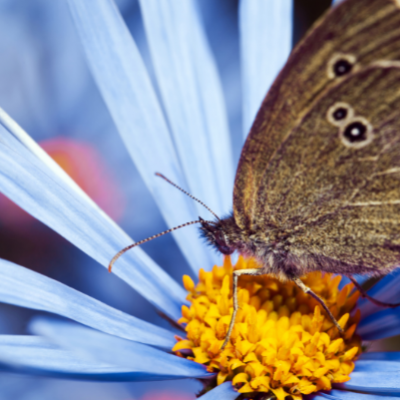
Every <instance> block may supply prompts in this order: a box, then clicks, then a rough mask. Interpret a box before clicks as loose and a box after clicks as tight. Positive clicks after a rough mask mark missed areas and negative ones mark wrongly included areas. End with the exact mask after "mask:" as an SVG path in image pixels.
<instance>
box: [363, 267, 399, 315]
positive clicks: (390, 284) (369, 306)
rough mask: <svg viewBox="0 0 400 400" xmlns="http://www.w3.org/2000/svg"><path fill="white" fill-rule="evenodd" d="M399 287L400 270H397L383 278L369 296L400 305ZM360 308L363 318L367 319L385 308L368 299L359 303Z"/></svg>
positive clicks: (369, 292)
mask: <svg viewBox="0 0 400 400" xmlns="http://www.w3.org/2000/svg"><path fill="white" fill-rule="evenodd" d="M399 285H400V269H398V270H395V271H394V272H392V273H390V274H389V275H387V276H385V277H384V278H382V279H381V280H380V281H379V282H378V283H377V284H375V285H374V286H373V287H372V289H370V290H369V291H368V295H370V296H371V297H374V298H376V299H377V300H380V301H383V302H385V303H399V302H400V291H399ZM358 308H359V309H360V311H361V316H362V318H365V317H367V316H369V315H371V314H373V313H375V312H377V311H381V310H384V308H382V307H378V306H376V305H375V304H373V303H371V302H370V301H369V300H368V299H361V300H360V301H359V302H358Z"/></svg>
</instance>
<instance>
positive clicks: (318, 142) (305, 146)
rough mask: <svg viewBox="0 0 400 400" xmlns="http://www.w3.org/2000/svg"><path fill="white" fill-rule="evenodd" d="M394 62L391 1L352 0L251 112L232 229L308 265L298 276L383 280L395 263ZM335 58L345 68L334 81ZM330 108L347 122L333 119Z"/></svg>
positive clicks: (398, 15) (399, 24)
mask: <svg viewBox="0 0 400 400" xmlns="http://www.w3.org/2000/svg"><path fill="white" fill-rule="evenodd" d="M361 3H362V5H361ZM338 49H339V50H340V51H339V52H338V51H337V50H338ZM398 59H400V8H399V4H398V2H395V1H394V0H393V1H392V0H367V1H365V0H363V1H362V2H360V1H357V0H347V1H345V2H343V3H342V4H341V5H339V6H338V7H337V8H335V9H333V10H331V11H330V13H329V14H328V15H327V16H326V17H325V19H323V21H322V23H319V24H318V25H317V26H316V27H315V28H314V30H313V31H312V32H311V34H309V35H308V37H307V38H306V39H305V40H304V41H303V42H302V43H301V44H300V45H299V46H298V47H297V49H296V50H295V51H294V53H293V54H292V55H291V57H290V59H289V61H288V63H287V65H286V66H285V68H284V69H283V70H282V72H281V74H280V75H279V77H278V78H277V80H276V82H275V83H274V85H273V87H272V88H271V90H270V92H269V93H268V95H267V97H266V99H265V100H264V102H263V105H262V107H261V109H260V111H259V113H258V115H257V118H256V121H255V123H254V126H253V128H252V130H251V132H250V135H249V137H248V139H247V141H246V144H245V146H244V148H243V151H242V156H241V160H240V163H239V168H238V171H237V175H236V182H235V191H234V217H235V221H236V222H237V224H238V225H239V226H240V227H241V228H244V229H247V230H249V231H253V232H260V233H262V234H263V235H264V238H263V240H266V241H269V242H271V241H273V242H274V243H277V244H278V245H279V246H280V248H281V250H283V251H285V252H288V253H290V254H291V255H292V256H293V257H294V259H297V260H300V261H301V262H302V261H305V260H306V261H305V262H304V263H303V264H304V268H303V270H304V272H306V270H313V269H322V270H326V271H333V272H340V271H341V268H342V272H350V271H352V272H365V271H377V270H380V271H381V272H384V271H388V270H390V269H391V268H393V267H394V265H395V264H396V263H397V264H398V262H399V261H400V256H399V254H400V226H399V222H400V112H399V110H400V62H397V61H393V60H398ZM337 60H348V61H349V63H350V66H351V70H350V71H348V73H345V74H343V75H340V76H337V75H335V71H334V69H333V68H334V67H335V62H336V61H337ZM344 65H345V66H346V63H345V64H344ZM335 107H336V109H338V108H344V109H345V110H346V113H347V116H346V118H344V119H343V120H337V121H336V120H334V119H333V117H332V112H334V111H335ZM339 117H340V115H339ZM363 127H364V128H365V131H364V132H361V134H362V135H361V136H363V138H361V139H362V140H361V141H358V139H357V138H355V139H354V137H352V134H353V133H355V134H356V135H357V129H364V128H363ZM346 129H347V130H346ZM352 129H353V130H354V129H355V131H354V132H353V130H352ZM352 132H353V133H352ZM358 134H360V132H359V131H358ZM353 139H354V141H353Z"/></svg>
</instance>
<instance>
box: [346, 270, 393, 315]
mask: <svg viewBox="0 0 400 400" xmlns="http://www.w3.org/2000/svg"><path fill="white" fill-rule="evenodd" d="M347 277H348V278H349V279H350V280H351V281H352V282H353V284H354V286H355V287H356V288H357V290H358V291H359V292H360V294H361V297H364V298H365V299H368V300H369V301H370V302H371V303H374V304H376V305H377V306H379V307H391V308H395V307H399V306H400V303H394V304H392V303H384V302H382V301H379V300H376V299H374V298H373V297H371V296H368V295H367V293H365V291H364V289H363V288H362V287H361V285H360V284H359V283H358V282H357V281H356V280H355V279H354V278H353V277H352V276H348V275H347Z"/></svg>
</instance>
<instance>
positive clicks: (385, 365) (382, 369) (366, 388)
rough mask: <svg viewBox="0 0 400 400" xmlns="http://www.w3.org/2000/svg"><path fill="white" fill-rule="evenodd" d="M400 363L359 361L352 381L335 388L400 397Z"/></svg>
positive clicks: (336, 385)
mask: <svg viewBox="0 0 400 400" xmlns="http://www.w3.org/2000/svg"><path fill="white" fill-rule="evenodd" d="M399 370H400V363H398V362H396V361H376V360H373V361H368V360H366V361H357V362H356V368H355V370H354V372H352V373H351V375H350V378H351V379H350V380H349V381H348V382H345V383H341V384H335V387H338V388H341V389H347V390H359V391H361V392H372V393H377V394H380V393H390V394H391V395H400V375H399Z"/></svg>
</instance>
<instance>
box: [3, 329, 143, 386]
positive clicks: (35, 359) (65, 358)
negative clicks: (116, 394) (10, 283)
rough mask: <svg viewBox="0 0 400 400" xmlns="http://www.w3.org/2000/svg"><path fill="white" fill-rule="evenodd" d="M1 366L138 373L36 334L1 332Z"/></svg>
mask: <svg viewBox="0 0 400 400" xmlns="http://www.w3.org/2000/svg"><path fill="white" fill-rule="evenodd" d="M0 369H1V370H3V371H17V372H25V373H29V374H35V373H36V374H42V375H50V376H60V377H65V378H69V379H88V380H100V381H104V380H111V381H119V380H134V379H135V373H132V371H129V370H127V369H126V368H125V369H124V368H118V367H116V366H112V365H107V364H101V363H99V362H96V363H94V362H90V361H87V360H84V359H80V358H77V357H76V356H75V355H73V354H71V353H69V352H68V351H65V350H62V349H59V348H57V347H56V346H54V345H52V344H49V343H48V342H46V341H45V340H44V339H43V338H39V337H35V336H16V335H0ZM132 378H133V379H132ZM144 378H149V376H145V377H144Z"/></svg>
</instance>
